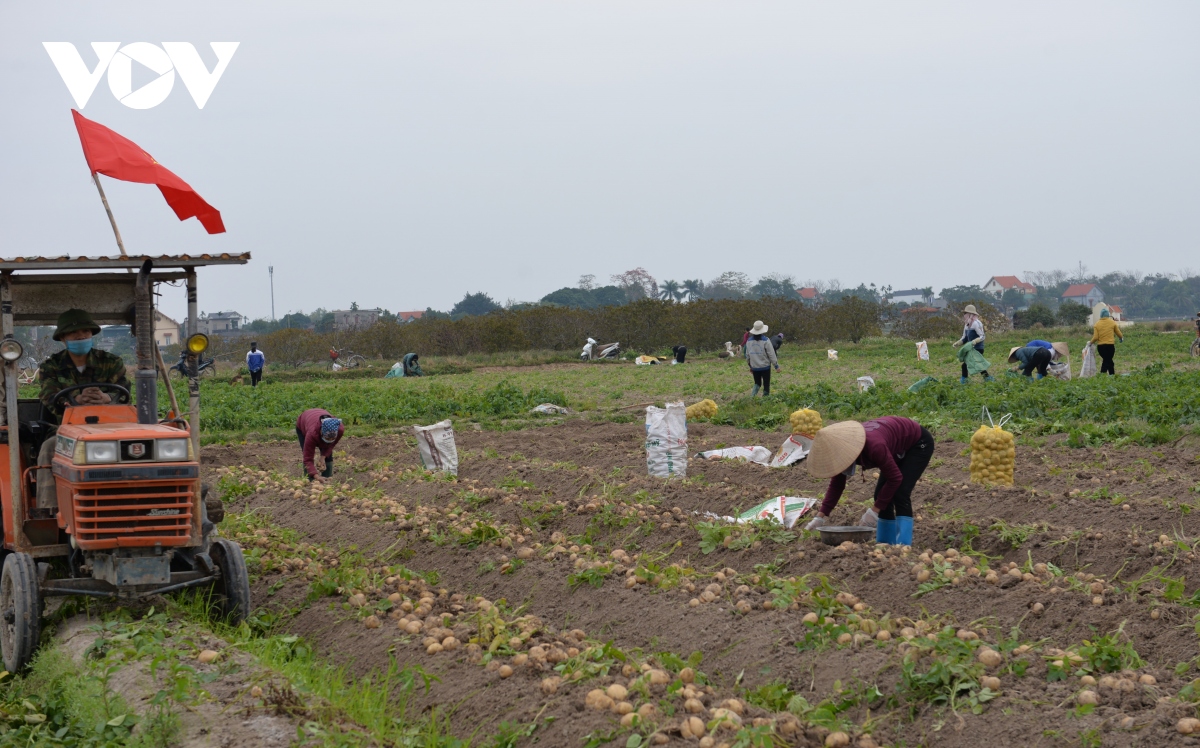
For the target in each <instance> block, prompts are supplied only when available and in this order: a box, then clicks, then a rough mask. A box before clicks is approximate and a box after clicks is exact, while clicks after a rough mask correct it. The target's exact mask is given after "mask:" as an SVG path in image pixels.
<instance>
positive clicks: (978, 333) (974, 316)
mask: <svg viewBox="0 0 1200 748" xmlns="http://www.w3.org/2000/svg"><path fill="white" fill-rule="evenodd" d="M983 340H984V333H983V321H982V320H981V319H979V310H977V309H976V308H975V305H974V304H967V305H966V306H965V307H963V334H962V337H961V338H959V339H958V342H957V343H955V344H954V347H955V348H959V347H961V346H964V345H966V344H967V343H971V342H974V343H975V350H977V351H979V352H980V353H983ZM979 373H980V374H981V375H982V376H983V381H985V382H991V381H993V380H994V379H995V377H993V376H992V375H991V374H989V373H988V372H987V370H986V369H984V370H983V371H981V372H979ZM961 381H962V383H963V384H966V383H967V364H966V362H965V361H964V362H963V365H962V380H961Z"/></svg>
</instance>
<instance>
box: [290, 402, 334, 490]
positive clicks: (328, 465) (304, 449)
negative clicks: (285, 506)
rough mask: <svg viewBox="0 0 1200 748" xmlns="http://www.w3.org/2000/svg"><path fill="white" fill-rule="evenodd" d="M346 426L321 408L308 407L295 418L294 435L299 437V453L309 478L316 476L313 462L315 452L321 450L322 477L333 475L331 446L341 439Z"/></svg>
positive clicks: (313, 478)
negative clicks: (323, 460)
mask: <svg viewBox="0 0 1200 748" xmlns="http://www.w3.org/2000/svg"><path fill="white" fill-rule="evenodd" d="M345 433H346V427H345V426H343V425H342V419H340V418H334V417H333V415H332V414H331V413H330V412H329V411H327V410H324V409H322V408H310V409H308V410H306V411H304V412H303V413H301V414H300V417H299V418H297V419H296V437H297V438H299V439H300V449H301V454H302V456H303V458H304V472H305V473H307V474H308V479H309V480H315V479H316V477H317V466H316V464H315V457H316V452H317V450H318V449H320V450H321V456H322V457H324V458H325V469H324V470H322V471H321V477H322V478H332V477H333V448H334V447H336V446H337V443H338V442H339V441H341V440H342V435H343V434H345Z"/></svg>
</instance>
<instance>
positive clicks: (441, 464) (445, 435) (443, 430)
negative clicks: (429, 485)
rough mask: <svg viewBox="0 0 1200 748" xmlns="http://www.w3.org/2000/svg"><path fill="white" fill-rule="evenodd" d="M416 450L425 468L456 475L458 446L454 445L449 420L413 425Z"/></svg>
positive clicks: (452, 430) (452, 428)
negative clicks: (429, 424)
mask: <svg viewBox="0 0 1200 748" xmlns="http://www.w3.org/2000/svg"><path fill="white" fill-rule="evenodd" d="M412 429H413V434H414V435H415V436H416V437H417V451H418V452H420V453H421V464H422V465H424V466H425V469H426V470H429V471H433V472H442V473H450V474H451V475H458V448H457V447H456V446H455V445H454V426H453V424H451V423H450V421H449V420H445V421H440V422H438V423H435V424H433V425H432V426H413V427H412Z"/></svg>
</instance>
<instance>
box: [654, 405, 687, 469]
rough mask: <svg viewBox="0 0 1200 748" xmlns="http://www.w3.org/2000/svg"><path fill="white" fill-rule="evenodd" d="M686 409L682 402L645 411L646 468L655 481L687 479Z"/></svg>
mask: <svg viewBox="0 0 1200 748" xmlns="http://www.w3.org/2000/svg"><path fill="white" fill-rule="evenodd" d="M687 461H688V453H687V408H686V407H685V406H684V404H683V402H682V401H680V402H677V403H667V407H666V408H656V407H654V406H653V405H651V406H650V407H648V408H646V468H647V469H648V470H649V471H650V475H653V476H656V477H659V478H670V477H673V476H679V477H681V478H682V477H684V476H686V475H687Z"/></svg>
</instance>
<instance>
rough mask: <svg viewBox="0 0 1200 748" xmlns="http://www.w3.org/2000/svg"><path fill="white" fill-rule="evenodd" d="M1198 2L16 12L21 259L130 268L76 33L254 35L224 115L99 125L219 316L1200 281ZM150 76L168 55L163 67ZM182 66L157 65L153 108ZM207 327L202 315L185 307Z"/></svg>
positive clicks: (14, 134)
mask: <svg viewBox="0 0 1200 748" xmlns="http://www.w3.org/2000/svg"><path fill="white" fill-rule="evenodd" d="M1197 38H1200V4H1197V3H1195V2H1145V0H1141V1H1137V2H1134V1H1131V2H1097V1H1096V0H1087V1H1086V2H1051V3H1047V2H1044V0H1039V1H1038V2H1004V3H963V2H899V1H897V0H886V1H881V2H845V1H842V2H837V3H831V2H799V1H797V0H786V2H738V3H733V2H720V3H718V2H697V1H696V0H688V1H687V2H672V1H668V0H658V1H656V2H652V3H647V2H620V1H615V0H604V2H584V1H581V2H569V3H564V2H514V1H512V0H499V1H497V0H489V1H488V2H478V3H468V2H436V3H430V2H425V3H408V2H394V1H393V0H389V1H387V2H357V3H355V2H341V3H331V2H328V1H327V0H326V1H325V2H319V3H318V2H308V1H306V0H289V1H288V2H264V1H258V2H253V3H247V2H236V3H234V2H212V1H210V2H205V3H163V2H146V3H137V2H119V1H118V2H105V3H97V2H91V1H88V2H82V1H68V0H57V1H56V2H53V3H17V2H7V3H3V4H2V5H0V102H3V104H2V105H0V148H2V149H3V157H2V160H0V163H3V169H2V170H0V252H2V253H3V255H4V256H13V255H36V254H48V255H55V254H63V253H69V254H72V255H80V254H87V255H97V254H108V253H115V251H116V247H115V242H114V240H113V237H112V232H111V229H110V228H109V226H108V222H107V219H106V217H105V214H104V211H103V208H102V207H101V205H100V201H99V199H98V197H97V194H96V190H95V187H94V185H93V184H92V182H91V180H90V178H89V174H88V171H87V167H86V165H85V163H84V160H83V155H82V152H81V150H80V146H79V140H78V137H77V136H76V134H75V131H74V127H73V125H72V122H71V117H70V109H71V107H72V106H74V102H73V100H72V98H71V96H70V94H69V93H68V91H67V87H66V85H65V84H64V83H63V81H62V79H61V78H60V76H59V74H58V72H57V71H56V70H55V67H54V65H53V64H52V62H51V60H50V58H49V55H48V54H47V52H46V51H45V49H43V47H42V42H46V41H68V42H73V43H74V44H75V45H76V47H77V48H79V50H80V52H81V53H82V55H83V59H84V61H85V62H86V63H87V64H88V66H89V67H91V66H94V65H95V63H96V56H95V54H94V53H93V52H92V50H91V47H90V42H93V41H121V42H122V43H125V44H127V43H130V42H136V41H145V42H153V43H156V44H158V43H161V42H164V41H187V42H191V43H193V44H195V45H196V47H197V49H198V50H200V52H201V55H202V57H203V58H204V60H205V62H206V63H207V65H208V66H209V67H210V68H211V67H212V66H213V64H214V63H215V61H216V57H215V55H214V54H213V52H212V51H211V50H210V49H209V47H208V43H209V42H212V41H237V42H240V43H241V45H240V47H239V49H238V50H237V53H236V54H235V55H234V57H233V59H232V61H231V63H230V64H229V67H228V69H227V71H226V72H225V74H224V77H223V78H222V79H221V81H220V83H219V84H218V85H217V87H216V89H215V91H214V93H213V94H212V97H211V98H210V99H209V101H208V103H207V104H206V106H205V107H204V109H202V110H201V109H198V108H197V106H196V104H195V103H194V102H193V101H192V98H191V97H190V96H189V95H188V92H187V90H186V89H185V87H184V85H183V84H182V82H181V81H180V80H179V79H178V78H177V79H176V82H175V85H174V90H173V91H172V93H171V95H170V96H169V97H168V98H167V99H166V100H165V101H164V102H163V103H162V104H161V105H159V106H157V107H155V108H153V109H146V110H135V109H129V108H127V107H126V106H124V105H123V104H122V103H120V102H119V101H118V100H117V99H116V98H115V97H114V96H113V94H112V93H111V91H110V90H109V87H108V85H107V84H106V82H105V80H103V79H102V80H101V82H100V84H99V86H98V87H97V88H96V91H95V93H94V94H93V95H92V97H91V99H90V100H89V102H88V104H87V106H86V108H85V109H84V110H83V114H84V115H85V116H87V117H89V118H92V119H95V120H97V121H99V122H101V123H103V124H105V125H107V126H109V127H112V128H113V129H114V130H116V131H118V132H120V133H122V134H123V135H125V136H127V137H129V138H131V139H132V140H134V141H135V142H137V143H138V144H139V145H141V146H142V147H143V148H145V149H146V150H147V151H149V152H150V153H151V154H153V155H154V156H155V157H156V158H157V159H158V160H159V161H160V162H161V163H163V164H164V165H165V166H167V167H168V168H170V169H172V170H173V171H175V172H176V173H177V174H178V175H179V176H181V177H182V178H183V179H185V180H186V181H188V182H189V183H190V184H191V185H192V186H193V187H194V188H195V189H196V190H197V191H198V192H199V193H200V194H201V195H203V196H204V197H205V198H206V199H207V200H208V201H209V202H211V203H212V204H213V205H214V206H216V207H217V208H218V209H220V210H221V212H222V214H223V217H224V220H225V224H226V226H227V227H228V233H227V234H222V235H216V236H210V235H208V234H206V233H205V232H204V230H203V228H202V227H201V226H200V225H199V223H198V222H197V221H195V220H190V221H187V222H184V223H180V222H179V221H178V220H176V219H175V216H174V214H173V213H172V212H171V211H170V209H169V208H168V207H167V205H166V204H165V202H164V201H163V199H162V197H161V196H160V195H159V193H158V191H157V190H156V189H155V188H154V187H152V186H146V185H135V184H125V183H120V182H115V181H113V180H110V179H106V178H102V179H104V181H105V189H106V190H107V192H108V195H109V199H110V202H111V203H112V206H113V210H114V212H115V213H116V216H117V220H118V223H119V225H120V227H121V232H122V234H123V235H124V239H125V242H126V246H127V248H128V249H129V251H130V252H131V253H163V252H241V251H250V252H252V253H253V257H254V259H253V261H252V262H251V263H250V264H249V265H247V266H245V267H240V268H229V269H209V270H205V271H202V273H201V281H200V282H201V287H200V288H201V307H202V308H203V309H205V310H208V311H217V310H221V309H236V310H238V311H240V312H242V313H243V314H247V315H249V316H252V317H259V316H268V315H269V314H270V296H269V290H268V278H267V267H268V266H269V265H274V266H275V309H276V314H277V315H282V314H283V313H285V312H287V311H289V310H297V309H303V310H306V311H308V310H312V309H313V308H315V307H318V306H324V307H327V308H345V307H346V306H348V305H349V304H350V303H351V302H353V301H357V302H358V303H359V305H360V306H363V307H369V306H382V307H385V308H388V309H391V310H392V311H398V310H410V309H424V308H425V307H427V306H432V307H434V308H441V309H448V308H449V307H450V306H451V305H452V304H453V303H454V302H455V301H456V300H457V299H459V298H461V297H462V295H463V293H464V292H467V291H471V292H474V291H479V290H482V291H486V292H487V293H489V294H491V295H492V296H493V297H495V298H496V299H497V300H499V301H504V300H506V299H510V298H513V299H517V300H535V299H537V298H539V297H540V296H542V295H544V294H545V293H548V292H549V291H552V290H554V289H557V288H560V287H562V286H569V285H574V284H575V282H576V280H577V278H578V277H579V276H580V275H581V274H583V273H592V274H595V275H596V276H597V277H598V278H599V279H601V280H604V279H606V278H607V277H608V276H610V275H612V274H614V273H619V272H621V271H624V270H627V269H629V268H632V267H635V266H644V267H645V268H646V269H647V270H648V271H649V272H650V273H651V274H652V275H654V276H655V277H657V278H658V279H660V280H662V279H666V278H672V279H676V280H683V279H685V278H695V277H699V278H703V279H710V278H712V277H714V276H716V275H717V274H719V273H720V272H722V271H725V270H740V271H742V272H745V273H747V274H749V275H750V276H751V277H752V278H757V277H758V276H760V275H763V274H765V273H768V272H773V271H775V272H782V273H790V274H792V275H794V276H796V277H797V278H798V279H800V280H803V279H806V278H838V279H840V280H841V281H842V283H843V284H846V285H856V284H857V283H859V282H868V283H870V282H874V283H877V284H880V285H883V284H890V285H892V286H893V287H895V288H897V289H899V288H904V287H913V286H918V287H919V286H925V285H932V286H933V287H934V288H935V289H940V288H942V287H943V286H948V285H956V284H971V283H978V284H982V283H984V282H985V281H986V280H987V279H988V277H989V276H991V275H995V274H1016V275H1020V274H1021V273H1022V272H1023V271H1026V270H1037V269H1050V268H1053V267H1074V266H1075V265H1076V264H1077V263H1078V262H1079V261H1081V260H1082V261H1083V262H1084V263H1086V264H1087V265H1088V266H1089V267H1090V268H1091V269H1092V270H1124V269H1140V270H1142V271H1144V272H1169V271H1177V270H1179V269H1180V268H1183V267H1196V268H1200V260H1198V259H1197V250H1198V249H1200V242H1198V241H1197V240H1198V239H1200V211H1198V209H1197V197H1198V189H1197V188H1198V187H1200V137H1198V135H1197V133H1198V131H1200V96H1198V95H1197V94H1198V92H1200V85H1198V84H1200V44H1197V42H1196V40H1197ZM135 68H137V66H136V65H135ZM153 78H154V75H153V74H151V73H149V72H148V71H146V70H144V69H143V70H136V69H135V77H134V87H135V88H136V87H137V86H138V85H140V84H142V83H145V82H149V81H151V80H152V79H153ZM163 308H164V311H167V312H168V313H174V314H178V313H179V312H180V311H182V309H183V295H182V292H175V293H174V294H173V295H170V296H168V297H167V298H165V299H164V300H163Z"/></svg>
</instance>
